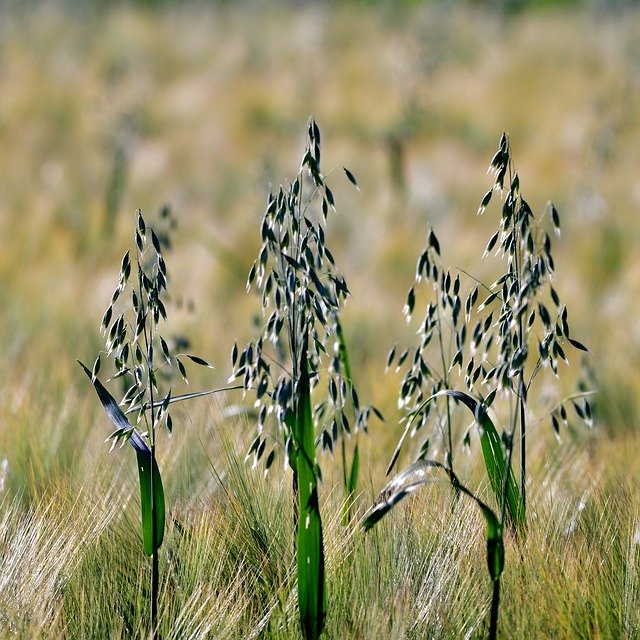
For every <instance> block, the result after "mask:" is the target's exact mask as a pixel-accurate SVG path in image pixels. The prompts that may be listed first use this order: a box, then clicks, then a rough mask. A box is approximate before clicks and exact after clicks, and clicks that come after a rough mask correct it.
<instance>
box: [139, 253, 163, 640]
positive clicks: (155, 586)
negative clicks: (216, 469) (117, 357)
mask: <svg viewBox="0 0 640 640" xmlns="http://www.w3.org/2000/svg"><path fill="white" fill-rule="evenodd" d="M138 260H140V254H139V253H138ZM138 283H139V287H140V300H141V304H142V308H143V309H144V296H143V295H142V272H141V271H140V270H139V271H138ZM143 335H144V343H145V348H146V352H147V366H148V368H149V375H148V379H147V390H148V392H149V411H150V412H151V428H150V429H149V445H150V447H151V469H154V468H155V466H156V464H157V462H156V412H155V409H154V404H155V402H154V400H155V398H154V393H153V381H152V371H153V359H152V357H153V350H151V349H149V344H150V341H149V335H148V332H147V327H146V324H145V327H144V332H143ZM151 340H153V335H152V336H151ZM158 411H160V409H158ZM145 418H146V414H145ZM153 476H154V474H153V473H151V537H152V539H153V540H154V541H155V540H156V539H157V534H158V530H157V523H156V515H157V505H156V500H155V492H154V477H153ZM159 589H160V566H159V561H158V548H157V547H156V545H155V544H154V549H153V554H152V555H151V593H150V608H151V629H150V632H149V637H150V639H151V640H156V639H157V637H158V636H157V628H158V592H159Z"/></svg>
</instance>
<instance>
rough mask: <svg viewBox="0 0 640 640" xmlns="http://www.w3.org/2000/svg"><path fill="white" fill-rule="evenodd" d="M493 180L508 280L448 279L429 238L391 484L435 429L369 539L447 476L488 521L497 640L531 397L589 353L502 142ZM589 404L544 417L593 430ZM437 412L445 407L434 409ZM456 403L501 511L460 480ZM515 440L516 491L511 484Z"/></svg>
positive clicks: (384, 497) (386, 496) (386, 497)
mask: <svg viewBox="0 0 640 640" xmlns="http://www.w3.org/2000/svg"><path fill="white" fill-rule="evenodd" d="M490 171H491V172H492V174H493V177H494V184H493V186H492V188H491V189H490V190H489V191H488V192H487V193H486V194H485V196H484V197H483V199H482V202H481V205H480V208H479V211H478V213H479V214H481V213H483V212H484V210H485V208H486V207H487V206H488V205H489V203H490V201H491V199H492V198H493V196H494V194H496V193H497V194H499V195H502V197H503V198H502V199H503V204H502V215H501V217H500V222H499V225H498V229H497V230H496V231H495V233H494V234H493V235H492V236H491V238H490V239H489V242H488V244H487V245H486V249H485V256H486V255H488V254H490V253H491V252H492V251H495V253H496V255H497V256H498V257H499V258H500V259H501V261H502V263H503V264H504V270H503V273H502V274H500V275H499V276H498V278H497V279H496V280H495V282H493V283H492V284H490V285H485V284H483V283H482V282H480V281H479V280H477V279H475V278H471V277H470V276H468V274H467V273H466V272H464V271H462V272H461V273H457V274H455V276H454V275H452V274H451V272H450V271H449V270H447V269H446V268H444V267H443V265H442V260H441V249H440V243H439V241H438V239H437V237H436V235H435V233H434V232H433V230H431V231H430V232H429V236H428V242H427V247H426V249H425V250H424V251H423V253H422V254H421V256H420V257H419V259H418V262H417V266H416V278H415V283H414V285H413V286H412V287H411V289H410V290H409V293H408V295H407V301H406V305H405V308H404V313H405V314H406V315H407V317H408V318H409V319H410V318H411V315H412V313H413V312H414V308H415V306H416V299H417V293H416V292H417V289H418V287H419V286H420V285H421V284H422V283H426V284H427V285H428V289H430V292H429V293H431V294H432V298H431V299H430V301H429V302H428V304H427V306H426V311H425V315H424V319H423V321H422V323H421V325H420V327H419V329H418V332H417V333H418V336H419V344H418V346H417V347H416V348H415V349H413V350H410V349H405V350H403V351H401V352H399V353H398V350H397V348H396V347H394V348H393V349H392V351H391V353H390V354H389V358H388V362H387V366H391V365H392V364H393V363H395V364H396V368H397V369H398V370H400V369H402V368H403V367H405V374H404V377H403V380H402V383H401V387H400V393H399V404H400V406H401V407H403V408H404V409H405V412H406V414H405V417H404V422H405V428H404V431H403V433H402V435H401V437H400V440H399V442H398V446H397V447H396V450H395V451H394V453H393V455H392V459H391V463H390V465H389V469H388V472H390V471H391V470H392V469H393V467H394V465H395V463H396V461H397V460H398V456H399V454H400V450H401V448H402V446H403V444H404V442H405V441H406V439H407V437H409V436H415V435H416V434H417V433H418V432H420V431H421V430H423V429H424V430H428V429H429V427H431V431H430V434H429V436H427V438H426V439H425V440H424V441H423V443H422V446H421V448H420V452H419V454H418V460H417V461H416V462H415V463H414V464H413V465H410V466H409V467H408V468H407V469H406V470H404V471H403V472H401V473H400V474H398V475H397V476H396V477H395V478H394V479H393V480H391V482H390V483H389V484H388V485H387V486H386V487H385V489H383V491H382V493H381V495H380V498H379V500H378V502H377V504H376V505H374V507H373V508H372V510H371V511H370V512H369V514H368V516H367V518H366V519H365V521H364V527H365V529H368V528H370V527H372V526H373V525H374V524H375V523H376V522H377V521H378V520H379V519H380V518H381V517H382V516H383V515H384V514H386V513H387V512H388V511H389V510H390V509H391V508H392V507H393V506H395V505H396V504H397V503H398V502H399V501H400V500H402V498H404V497H405V496H406V495H408V494H409V493H411V492H412V491H414V490H415V489H417V488H419V487H421V486H423V485H424V484H426V483H432V482H435V481H437V480H440V479H441V476H442V473H443V472H444V473H446V475H447V476H448V478H449V481H450V483H451V485H452V486H453V488H454V489H455V491H456V492H458V493H461V494H463V495H466V496H468V497H470V498H472V499H473V500H474V501H475V502H476V503H477V504H478V506H479V507H480V509H481V511H482V513H483V515H484V517H485V520H486V524H487V564H488V569H489V575H490V578H491V582H492V606H491V615H490V623H489V637H490V638H495V637H496V634H497V624H498V610H499V602H500V576H501V573H502V570H503V568H504V542H503V532H504V528H505V525H511V527H512V528H513V530H514V532H515V534H516V536H519V535H521V534H522V533H523V532H524V528H525V524H526V520H525V514H526V501H525V497H526V493H525V491H526V433H527V430H526V428H527V419H528V416H529V415H530V414H531V413H532V408H531V406H530V405H531V402H530V399H531V391H532V387H533V385H534V382H535V381H536V380H537V379H538V378H539V376H540V374H541V373H542V372H543V371H544V370H545V369H550V370H551V371H552V373H553V374H555V376H556V377H558V376H559V363H558V361H559V360H563V361H565V362H566V363H567V364H568V359H567V356H566V352H565V348H566V347H567V345H568V346H570V347H572V348H574V349H577V350H580V351H587V348H586V347H585V346H584V345H583V344H582V343H581V342H579V341H577V340H575V339H573V338H572V337H570V328H569V322H568V313H567V308H566V306H564V305H563V304H562V302H561V300H560V297H559V295H558V293H557V291H556V289H555V288H554V286H553V284H552V282H553V280H554V275H555V265H554V261H553V257H552V254H551V237H550V235H549V233H548V231H547V230H546V229H545V226H544V217H543V216H541V217H540V218H536V216H535V215H534V214H533V211H532V210H531V208H530V207H529V205H528V203H527V202H526V200H525V199H524V198H523V196H522V194H521V190H520V180H519V177H518V174H517V172H516V171H515V168H514V165H513V161H512V158H511V152H510V147H509V141H508V138H507V136H506V134H503V135H502V138H501V140H500V145H499V149H498V152H497V153H496V154H495V155H494V157H493V159H492V161H491V166H490ZM505 182H506V184H507V185H508V186H507V187H506V188H505ZM547 212H548V214H549V217H550V219H551V221H550V222H551V226H552V227H553V229H554V231H555V233H556V235H557V236H559V235H560V218H559V214H558V212H557V210H556V208H555V206H554V205H553V204H551V203H550V204H549V205H548V206H547ZM461 274H462V276H463V277H465V279H467V280H469V279H470V280H471V281H472V284H471V286H470V289H469V291H468V293H467V295H466V298H463V295H462V294H461V289H462V284H461V281H462V278H461ZM463 299H464V303H463ZM434 345H435V346H434ZM456 387H457V388H456ZM459 387H463V389H460V388H459ZM588 395H589V393H588V392H580V393H578V394H573V395H572V396H569V397H566V398H564V399H563V400H561V401H559V402H557V403H556V404H555V405H554V406H552V407H550V408H546V414H545V417H549V418H550V423H551V425H552V426H553V429H554V430H555V431H556V432H558V431H559V429H560V422H561V421H563V422H565V423H566V422H567V407H568V406H572V407H573V409H574V410H575V412H576V414H577V415H578V417H579V418H581V419H583V420H585V422H587V424H589V423H590V421H591V413H592V411H591V405H590V402H589V400H588ZM496 400H497V401H496ZM441 401H444V403H445V405H444V407H440V405H439V404H438V403H439V402H441ZM452 403H454V404H461V405H463V406H464V407H466V408H467V409H468V410H469V411H470V412H471V414H472V415H473V419H474V424H475V425H476V428H477V429H476V430H477V434H478V437H479V440H480V444H481V450H482V455H483V460H484V464H485V468H486V472H487V476H488V479H489V483H490V486H491V489H492V491H493V494H494V497H495V504H496V506H495V508H492V507H491V506H489V505H488V504H487V503H486V502H484V501H483V500H481V499H480V498H479V497H478V496H477V495H475V494H474V492H472V491H471V490H470V489H469V488H468V487H467V486H466V485H465V484H464V483H463V482H461V481H460V480H459V479H458V475H457V474H456V472H455V467H454V451H455V445H454V435H453V431H454V423H453V420H452ZM490 408H491V413H492V414H494V415H496V416H497V417H498V424H499V425H504V428H503V429H502V430H501V432H499V431H498V429H497V428H496V422H495V420H494V419H493V418H492V417H491V415H490ZM518 436H519V439H520V484H519V485H518V483H517V482H516V481H515V478H514V475H513V472H512V465H513V451H514V444H515V442H516V438H517V437H518ZM433 439H435V440H436V442H438V443H442V444H443V446H444V454H443V456H442V459H441V460H438V459H436V458H434V457H429V456H430V455H431V456H434V455H436V454H437V451H438V447H437V446H436V447H433V448H431V441H432V440H433ZM470 439H471V431H470V430H468V431H467V432H466V433H465V434H464V436H463V437H462V440H463V442H464V443H465V444H469V443H470Z"/></svg>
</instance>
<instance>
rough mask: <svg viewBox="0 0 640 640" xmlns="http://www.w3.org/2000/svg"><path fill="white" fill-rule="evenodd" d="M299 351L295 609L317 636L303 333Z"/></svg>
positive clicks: (319, 590)
mask: <svg viewBox="0 0 640 640" xmlns="http://www.w3.org/2000/svg"><path fill="white" fill-rule="evenodd" d="M301 355H302V357H301V359H300V363H301V372H300V381H299V385H298V397H297V398H296V419H295V425H294V429H293V430H292V431H293V438H294V442H295V445H296V458H297V459H296V466H297V472H298V487H299V491H298V498H299V501H300V502H299V514H300V516H299V518H298V531H297V547H296V556H297V557H296V560H297V572H298V610H299V613H300V626H301V628H302V635H303V636H304V638H305V640H316V639H317V638H319V637H320V634H321V633H322V629H323V628H324V620H325V616H326V613H327V600H326V593H325V574H324V544H323V539H322V521H321V519H320V505H319V502H318V475H317V469H318V467H317V465H316V463H315V456H316V453H315V433H314V425H313V416H312V412H311V388H310V384H309V366H308V358H307V338H306V336H305V342H304V344H303V348H302V354H301Z"/></svg>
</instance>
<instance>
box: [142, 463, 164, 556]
mask: <svg viewBox="0 0 640 640" xmlns="http://www.w3.org/2000/svg"><path fill="white" fill-rule="evenodd" d="M136 454H137V458H138V478H139V480H140V507H141V511H142V542H143V548H144V552H145V554H146V555H148V556H152V555H153V554H154V553H155V552H156V551H157V550H158V549H159V548H160V546H161V545H162V540H163V538H164V520H165V513H164V511H165V508H164V489H163V488H162V478H161V477H160V470H159V469H158V465H157V463H156V461H155V460H152V459H151V456H150V455H145V454H143V453H140V452H139V451H137V452H136ZM154 516H155V517H154ZM154 520H155V523H154Z"/></svg>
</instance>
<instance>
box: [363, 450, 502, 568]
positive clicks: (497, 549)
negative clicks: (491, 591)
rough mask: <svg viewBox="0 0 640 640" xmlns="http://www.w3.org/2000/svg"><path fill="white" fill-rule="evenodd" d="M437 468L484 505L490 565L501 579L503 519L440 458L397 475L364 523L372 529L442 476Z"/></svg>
mask: <svg viewBox="0 0 640 640" xmlns="http://www.w3.org/2000/svg"><path fill="white" fill-rule="evenodd" d="M434 470H436V471H442V472H444V473H446V475H447V476H448V478H449V481H450V482H451V484H452V485H453V487H454V488H455V489H456V491H459V492H461V493H463V494H464V495H466V496H468V497H469V498H471V499H472V500H473V501H474V502H475V503H476V504H477V505H478V507H480V510H481V511H482V515H483V516H484V519H485V522H486V524H487V532H486V538H487V566H488V569H489V575H490V576H491V579H492V580H497V579H498V578H499V577H500V575H501V574H502V571H503V569H504V543H503V535H502V533H503V532H502V526H501V524H500V520H499V519H498V517H497V516H496V514H495V512H494V511H493V509H491V507H489V506H488V505H487V504H485V503H484V502H483V501H482V500H480V499H479V498H478V497H476V496H475V495H474V494H473V493H471V491H469V490H468V489H467V488H466V487H465V486H463V485H462V484H460V481H459V480H458V478H457V476H456V475H455V473H454V472H453V471H452V470H451V469H448V468H447V467H445V466H444V465H443V464H441V463H440V462H437V461H436V460H419V461H418V462H415V463H414V464H412V465H410V466H409V467H407V468H406V469H405V470H404V471H402V472H400V473H399V474H398V475H397V476H396V477H395V478H393V480H391V481H390V482H389V483H388V484H387V485H386V487H385V488H384V489H383V490H382V491H381V492H380V499H379V501H378V503H377V504H376V505H374V507H373V508H372V509H371V510H370V511H369V513H368V515H367V516H366V517H365V520H364V522H363V525H362V526H363V528H364V530H365V531H368V530H369V529H371V528H372V527H373V526H374V525H375V524H376V523H377V522H379V521H380V520H381V519H382V518H383V517H384V516H385V515H386V514H387V513H389V511H391V509H393V507H395V506H396V505H397V504H398V503H399V502H400V501H401V500H402V499H404V498H405V497H406V496H408V495H409V494H411V493H413V492H414V491H415V490H416V489H419V488H420V487H423V486H424V485H426V484H429V483H433V482H437V481H438V478H436V477H435V476H434V475H433V471H434Z"/></svg>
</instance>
